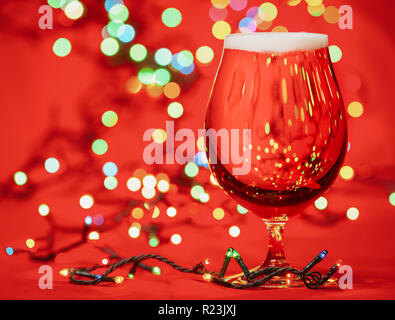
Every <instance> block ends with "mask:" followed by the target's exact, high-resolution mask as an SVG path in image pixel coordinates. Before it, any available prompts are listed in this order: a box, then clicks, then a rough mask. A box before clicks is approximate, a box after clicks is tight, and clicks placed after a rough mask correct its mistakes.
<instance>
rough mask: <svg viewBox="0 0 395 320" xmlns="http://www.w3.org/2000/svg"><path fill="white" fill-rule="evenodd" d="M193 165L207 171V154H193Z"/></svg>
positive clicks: (201, 152)
mask: <svg viewBox="0 0 395 320" xmlns="http://www.w3.org/2000/svg"><path fill="white" fill-rule="evenodd" d="M193 160H194V161H195V163H196V164H197V165H198V166H199V167H205V168H207V169H208V159H207V154H206V152H204V151H199V152H197V153H196V154H195V157H194V158H193Z"/></svg>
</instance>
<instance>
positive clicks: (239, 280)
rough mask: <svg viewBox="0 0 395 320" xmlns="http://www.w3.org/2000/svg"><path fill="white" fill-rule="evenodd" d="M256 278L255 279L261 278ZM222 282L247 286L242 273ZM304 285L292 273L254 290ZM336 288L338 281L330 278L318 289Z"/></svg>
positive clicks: (257, 268)
mask: <svg viewBox="0 0 395 320" xmlns="http://www.w3.org/2000/svg"><path fill="white" fill-rule="evenodd" d="M260 268H261V266H258V267H256V268H253V269H250V270H249V271H250V272H254V271H256V270H259V269H260ZM262 277H263V276H261V277H258V278H256V279H259V278H262ZM224 280H226V281H227V282H230V283H234V284H247V283H249V282H248V281H247V280H246V277H245V276H244V273H238V274H234V275H231V276H228V277H225V278H224ZM304 286H305V284H304V282H303V281H302V280H301V279H300V278H299V277H298V276H296V275H294V274H292V273H287V274H284V275H280V276H275V277H273V278H272V279H270V280H269V281H267V282H266V283H264V284H262V285H260V286H259V287H256V288H268V289H275V288H278V289H280V288H283V289H284V288H298V287H304ZM337 286H338V279H337V278H334V277H331V278H330V279H329V280H328V281H327V282H325V283H324V284H323V285H322V286H320V288H322V287H337Z"/></svg>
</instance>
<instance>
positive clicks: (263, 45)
mask: <svg viewBox="0 0 395 320" xmlns="http://www.w3.org/2000/svg"><path fill="white" fill-rule="evenodd" d="M327 46H328V35H326V34H321V33H308V32H254V33H233V34H229V35H228V36H226V38H225V43H224V48H225V49H236V50H244V51H253V52H289V51H311V50H317V49H321V48H325V47H327Z"/></svg>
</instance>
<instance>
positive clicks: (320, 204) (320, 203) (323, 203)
mask: <svg viewBox="0 0 395 320" xmlns="http://www.w3.org/2000/svg"><path fill="white" fill-rule="evenodd" d="M314 205H315V207H316V208H317V209H318V210H325V209H326V207H327V206H328V200H326V198H325V197H319V198H318V199H317V200H315V202H314Z"/></svg>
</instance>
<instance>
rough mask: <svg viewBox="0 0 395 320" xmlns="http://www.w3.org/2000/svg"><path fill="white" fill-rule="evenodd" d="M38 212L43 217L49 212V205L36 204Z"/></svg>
mask: <svg viewBox="0 0 395 320" xmlns="http://www.w3.org/2000/svg"><path fill="white" fill-rule="evenodd" d="M38 213H39V214H40V215H41V216H43V217H45V216H47V215H48V214H49V207H48V205H46V204H45V203H43V204H40V205H39V206H38Z"/></svg>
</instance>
